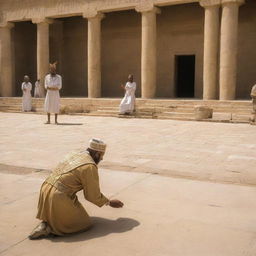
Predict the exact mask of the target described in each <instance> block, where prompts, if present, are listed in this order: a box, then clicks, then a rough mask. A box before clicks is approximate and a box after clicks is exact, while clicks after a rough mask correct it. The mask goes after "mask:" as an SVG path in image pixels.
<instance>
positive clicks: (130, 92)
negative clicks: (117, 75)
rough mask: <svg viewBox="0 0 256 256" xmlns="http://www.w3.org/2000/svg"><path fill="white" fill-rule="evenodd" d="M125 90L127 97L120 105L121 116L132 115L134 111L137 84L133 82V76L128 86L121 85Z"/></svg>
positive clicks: (129, 77) (130, 76)
mask: <svg viewBox="0 0 256 256" xmlns="http://www.w3.org/2000/svg"><path fill="white" fill-rule="evenodd" d="M121 87H122V88H123V89H124V90H125V96H124V98H123V99H122V101H121V104H120V106H119V107H120V114H131V113H132V112H133V111H134V105H135V91H136V83H135V82H134V81H133V75H129V76H128V82H127V83H126V85H125V86H124V85H121Z"/></svg>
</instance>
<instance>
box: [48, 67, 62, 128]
mask: <svg viewBox="0 0 256 256" xmlns="http://www.w3.org/2000/svg"><path fill="white" fill-rule="evenodd" d="M49 71H50V73H49V74H48V75H46V77H45V83H44V85H45V89H46V90H47V93H46V97H45V105H44V108H45V112H46V113H47V117H48V120H47V122H46V124H50V123H51V113H53V114H55V124H58V114H59V111H60V92H59V91H60V89H61V87H62V78H61V76H60V75H58V74H57V73H56V63H54V64H50V70H49Z"/></svg>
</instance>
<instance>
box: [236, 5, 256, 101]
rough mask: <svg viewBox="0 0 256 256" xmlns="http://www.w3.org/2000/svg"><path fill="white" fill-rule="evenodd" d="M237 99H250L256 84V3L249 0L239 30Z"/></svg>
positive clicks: (242, 13)
mask: <svg viewBox="0 0 256 256" xmlns="http://www.w3.org/2000/svg"><path fill="white" fill-rule="evenodd" d="M238 33H239V34H238V37H239V41H238V42H239V43H238V76H237V90H236V95H237V98H242V99H249V98H250V91H251V88H252V86H253V85H254V84H256V1H255V0H247V1H246V4H245V5H243V6H241V7H240V14H239V28H238Z"/></svg>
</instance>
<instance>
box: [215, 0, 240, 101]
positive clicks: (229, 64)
mask: <svg viewBox="0 0 256 256" xmlns="http://www.w3.org/2000/svg"><path fill="white" fill-rule="evenodd" d="M243 3H244V0H222V18H221V39H220V100H234V99H235V96H236V72H237V43H238V42H237V41H238V40H237V35H238V9H239V5H241V4H243Z"/></svg>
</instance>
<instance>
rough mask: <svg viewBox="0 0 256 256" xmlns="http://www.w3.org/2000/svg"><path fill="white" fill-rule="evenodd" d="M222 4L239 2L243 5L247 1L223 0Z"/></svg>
mask: <svg viewBox="0 0 256 256" xmlns="http://www.w3.org/2000/svg"><path fill="white" fill-rule="evenodd" d="M221 3H222V4H232V3H234V4H238V5H242V4H244V3H245V0H221Z"/></svg>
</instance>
